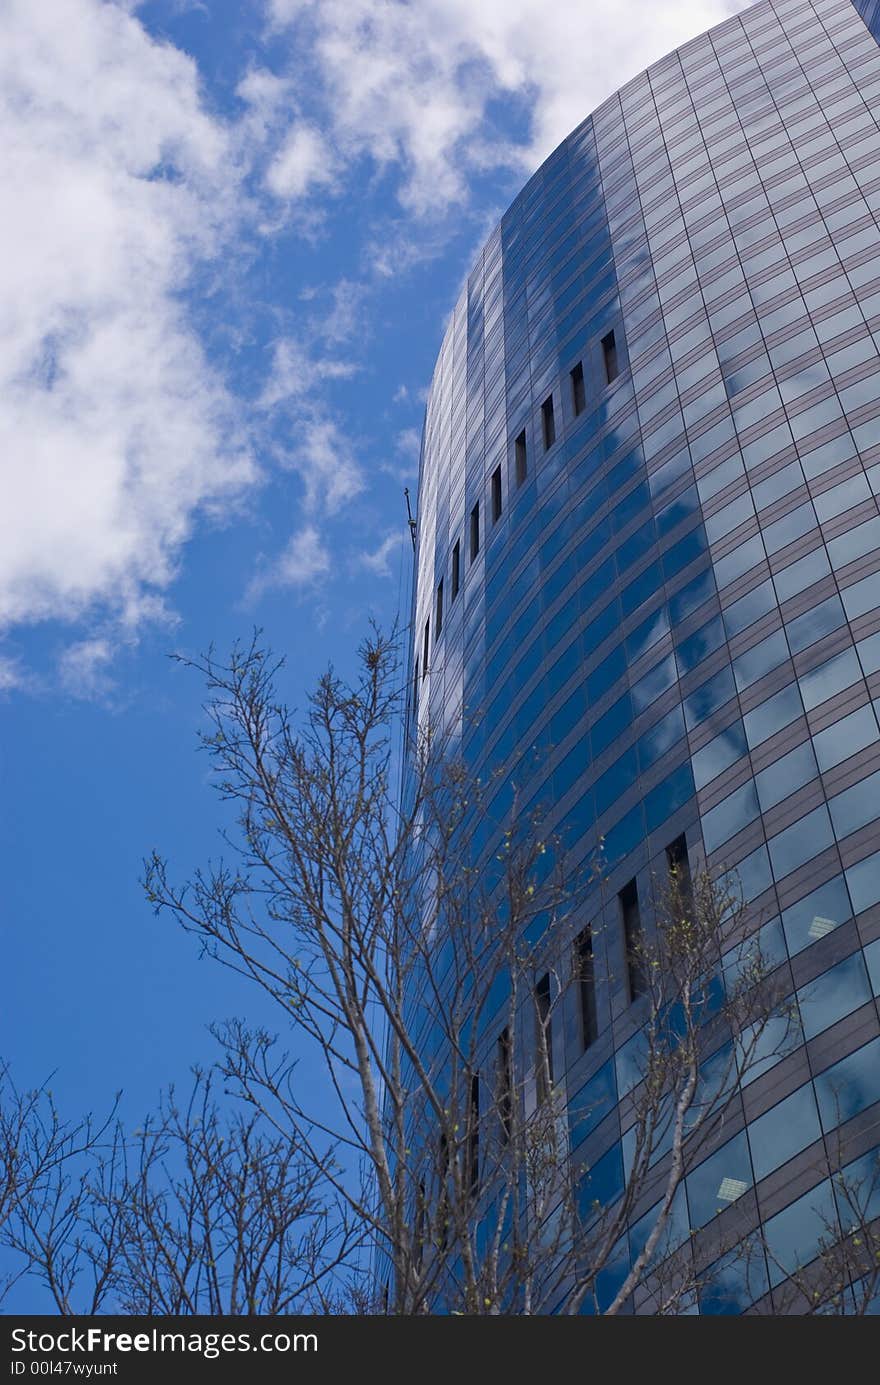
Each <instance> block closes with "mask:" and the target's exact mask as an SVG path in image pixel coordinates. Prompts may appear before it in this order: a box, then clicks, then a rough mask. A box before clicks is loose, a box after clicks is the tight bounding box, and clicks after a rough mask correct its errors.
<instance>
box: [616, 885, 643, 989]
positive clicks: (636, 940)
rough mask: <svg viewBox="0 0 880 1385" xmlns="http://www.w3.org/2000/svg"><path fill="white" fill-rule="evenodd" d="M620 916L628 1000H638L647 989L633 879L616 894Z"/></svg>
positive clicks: (637, 902)
mask: <svg viewBox="0 0 880 1385" xmlns="http://www.w3.org/2000/svg"><path fill="white" fill-rule="evenodd" d="M618 899H619V901H620V917H621V921H622V923H623V945H624V948H625V950H626V976H627V982H628V985H629V998H630V1000H631V1001H632V1000H638V998H639V996H640V995H644V993H645V991H646V989H647V980H646V977H645V958H644V955H643V947H644V940H645V935H644V932H643V930H642V916H641V912H640V910H639V892H638V890H637V888H636V882H635V880H630V882H629V884H628V885H624V887H623V889H622V890H621V891H620V894H619V895H618Z"/></svg>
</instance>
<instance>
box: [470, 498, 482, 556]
mask: <svg viewBox="0 0 880 1385" xmlns="http://www.w3.org/2000/svg"><path fill="white" fill-rule="evenodd" d="M479 551H480V502H479V501H477V503H476V505H475V506H474V508H473V509H472V510H471V562H473V561H474V558H476V556H477V554H478V553H479Z"/></svg>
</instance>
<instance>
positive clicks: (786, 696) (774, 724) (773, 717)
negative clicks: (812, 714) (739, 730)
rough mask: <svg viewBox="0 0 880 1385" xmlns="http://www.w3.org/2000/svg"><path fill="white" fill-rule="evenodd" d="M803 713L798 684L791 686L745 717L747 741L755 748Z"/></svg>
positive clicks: (747, 713)
mask: <svg viewBox="0 0 880 1385" xmlns="http://www.w3.org/2000/svg"><path fill="white" fill-rule="evenodd" d="M802 712H803V705H802V703H801V695H800V693H799V691H798V686H797V683H792V684H790V686H789V687H787V688H783V689H782V690H781V691H780V692H778V693H775V694H774V695H773V697H768V698H767V700H766V702H761V703H760V704H759V705H758V706H757V707H754V708H753V709H752V710H751V711H750V712H746V714H745V716H744V717H743V725H744V726H745V728H746V739H747V741H748V743H749V745H750V746H752V747H753V748H754V747H755V746H756V745H760V744H761V743H762V742H763V741H766V740H767V739H768V738H769V737H770V736H774V735H775V734H776V732H777V731H781V730H782V728H783V726H788V725H789V724H790V723H791V722H793V721H794V720H795V719H796V718H797V717H799V716H800V715H801V714H802Z"/></svg>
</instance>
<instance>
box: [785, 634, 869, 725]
mask: <svg viewBox="0 0 880 1385" xmlns="http://www.w3.org/2000/svg"><path fill="white" fill-rule="evenodd" d="M861 676H862V675H861V669H860V667H859V661H858V659H857V658H856V652H855V650H854V649H844V650H843V652H842V653H841V654H835V655H834V657H833V658H832V659H827V660H826V661H825V663H824V664H819V665H818V667H816V668H811V669H810V670H809V671H808V672H807V673H802V674H801V676H800V680H799V681H800V685H801V696H802V697H803V699H804V706H805V707H806V709H807V711H808V712H810V711H812V709H813V708H814V707H818V706H819V705H820V703H822V702H825V701H827V699H828V698H829V697H833V696H834V694H835V693H838V692H841V691H842V690H843V689H844V688H848V687H850V685H851V684H852V683H855V682H856V680H857V679H859V678H860V677H861Z"/></svg>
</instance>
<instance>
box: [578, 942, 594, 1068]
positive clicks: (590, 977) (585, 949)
mask: <svg viewBox="0 0 880 1385" xmlns="http://www.w3.org/2000/svg"><path fill="white" fill-rule="evenodd" d="M575 967H576V969H577V983H578V991H579V999H580V1011H581V1040H582V1042H583V1046H584V1048H585V1049H587V1048H589V1047H590V1044H593V1043H595V1042H596V1039H597V1038H598V1037H599V1017H598V1014H597V1012H596V970H595V963H594V961H593V930H592V928H590V927H587V928H585V929H584V931H583V932H582V933H581V934H579V936H578V937H577V939H576V940H575Z"/></svg>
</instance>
